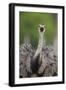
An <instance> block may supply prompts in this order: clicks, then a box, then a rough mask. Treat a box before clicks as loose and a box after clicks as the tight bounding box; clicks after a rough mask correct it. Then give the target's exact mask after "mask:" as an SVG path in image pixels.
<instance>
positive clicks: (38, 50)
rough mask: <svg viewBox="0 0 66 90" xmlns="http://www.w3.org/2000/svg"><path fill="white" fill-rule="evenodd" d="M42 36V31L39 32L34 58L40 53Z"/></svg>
mask: <svg viewBox="0 0 66 90" xmlns="http://www.w3.org/2000/svg"><path fill="white" fill-rule="evenodd" d="M43 36H44V32H39V41H38V47H37V50H36V52H35V55H34V58H36V57H37V56H38V54H40V53H41V51H42V47H43Z"/></svg>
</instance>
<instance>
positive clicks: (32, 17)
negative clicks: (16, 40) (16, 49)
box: [19, 12, 57, 47]
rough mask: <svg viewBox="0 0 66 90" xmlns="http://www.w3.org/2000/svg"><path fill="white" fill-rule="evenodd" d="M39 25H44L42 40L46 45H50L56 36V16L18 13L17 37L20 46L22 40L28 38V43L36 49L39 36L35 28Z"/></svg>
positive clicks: (51, 14) (52, 14)
mask: <svg viewBox="0 0 66 90" xmlns="http://www.w3.org/2000/svg"><path fill="white" fill-rule="evenodd" d="M39 24H45V25H46V27H45V29H46V32H45V34H44V38H45V41H46V44H48V45H49V44H52V43H53V41H54V38H55V37H56V34H57V14H54V13H37V12H20V13H19V25H20V26H19V29H20V32H19V34H20V35H19V36H20V44H22V43H23V42H24V38H25V37H26V36H29V38H30V43H31V44H32V45H33V47H37V44H38V39H39V34H38V31H37V27H38V25H39Z"/></svg>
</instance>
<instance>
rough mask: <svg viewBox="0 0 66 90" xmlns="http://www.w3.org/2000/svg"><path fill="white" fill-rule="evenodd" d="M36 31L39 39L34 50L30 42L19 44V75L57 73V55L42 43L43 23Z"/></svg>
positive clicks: (30, 75) (50, 74)
mask: <svg viewBox="0 0 66 90" xmlns="http://www.w3.org/2000/svg"><path fill="white" fill-rule="evenodd" d="M38 32H39V41H38V46H37V49H36V50H35V49H34V48H32V45H31V44H30V43H29V44H28V43H24V44H22V45H21V46H20V77H33V76H35V77H37V76H53V75H57V56H56V55H55V52H54V50H53V48H50V47H47V46H44V44H43V42H44V40H43V39H44V32H45V25H39V27H38ZM54 56H55V57H54Z"/></svg>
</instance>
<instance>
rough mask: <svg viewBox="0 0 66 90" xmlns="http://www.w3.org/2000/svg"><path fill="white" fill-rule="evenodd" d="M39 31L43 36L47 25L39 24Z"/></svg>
mask: <svg viewBox="0 0 66 90" xmlns="http://www.w3.org/2000/svg"><path fill="white" fill-rule="evenodd" d="M38 31H39V33H41V34H44V32H45V25H43V24H39V26H38Z"/></svg>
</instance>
